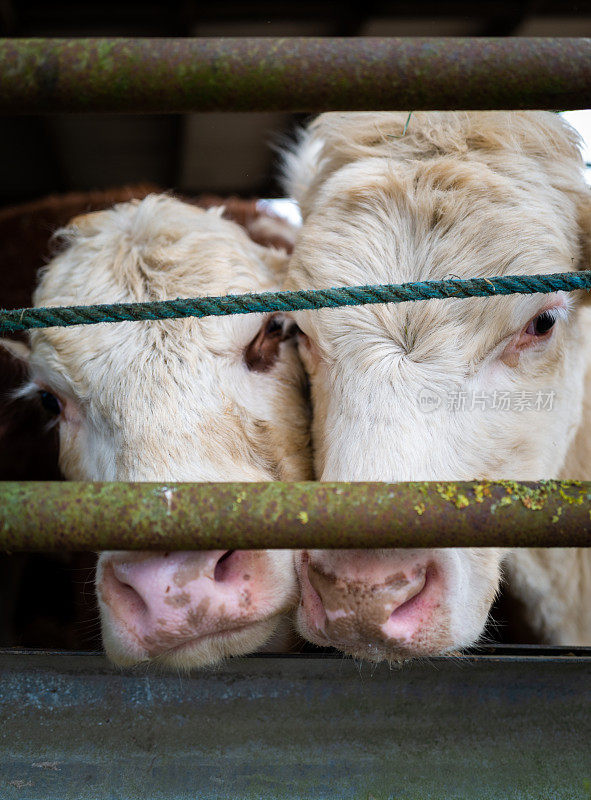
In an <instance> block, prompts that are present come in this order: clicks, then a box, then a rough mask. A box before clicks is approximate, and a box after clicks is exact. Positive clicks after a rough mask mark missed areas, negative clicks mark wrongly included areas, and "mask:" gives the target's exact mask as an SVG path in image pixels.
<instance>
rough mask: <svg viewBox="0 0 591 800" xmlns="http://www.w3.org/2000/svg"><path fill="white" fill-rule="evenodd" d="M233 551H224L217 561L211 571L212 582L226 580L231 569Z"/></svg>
mask: <svg viewBox="0 0 591 800" xmlns="http://www.w3.org/2000/svg"><path fill="white" fill-rule="evenodd" d="M235 552H236V551H235V550H226V552H225V553H224V554H223V555H222V556H221V557H220V558H219V559H218V561H217V564H216V565H215V569H214V571H213V579H214V581H218V582H220V583H221V582H222V581H225V580H227V579H228V577H229V573H230V568H231V561H230V559H231V557H232V555H233V554H234V553H235Z"/></svg>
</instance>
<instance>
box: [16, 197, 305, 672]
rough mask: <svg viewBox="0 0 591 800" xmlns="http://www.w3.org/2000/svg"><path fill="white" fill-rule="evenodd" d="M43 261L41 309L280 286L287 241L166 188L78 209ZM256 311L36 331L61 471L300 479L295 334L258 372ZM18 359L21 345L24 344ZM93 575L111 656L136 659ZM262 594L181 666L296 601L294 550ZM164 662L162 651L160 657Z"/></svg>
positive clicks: (248, 640)
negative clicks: (226, 631)
mask: <svg viewBox="0 0 591 800" xmlns="http://www.w3.org/2000/svg"><path fill="white" fill-rule="evenodd" d="M60 237H61V239H62V240H63V242H64V247H63V249H62V252H61V253H59V254H58V255H57V256H56V257H55V258H54V259H53V260H52V261H51V262H50V263H49V264H48V266H47V267H46V268H45V269H44V271H43V274H42V276H41V280H40V282H39V286H38V288H37V289H36V291H35V295H34V301H35V304H36V305H37V306H56V305H71V304H92V303H115V302H126V301H143V300H161V299H171V298H176V297H183V296H184V297H193V296H196V295H207V294H209V295H223V294H226V293H242V292H253V291H265V290H269V291H272V290H276V289H278V288H280V282H281V279H282V275H283V272H284V269H285V265H286V255H285V253H283V252H280V251H276V250H272V249H267V248H263V247H260V246H258V245H256V244H255V243H254V242H253V241H251V240H250V239H249V238H248V236H247V235H246V233H245V232H244V231H243V230H242V229H241V228H239V227H238V226H237V225H235V224H234V223H231V222H228V221H226V220H224V219H222V218H221V210H220V209H213V210H211V211H210V212H207V213H206V212H204V211H202V210H200V209H198V208H196V207H194V206H190V205H187V204H184V203H181V202H180V201H178V200H175V199H172V198H170V197H167V196H149V197H147V198H146V199H144V200H142V201H141V202H135V201H133V202H130V203H123V204H121V205H118V206H115V207H114V208H113V209H110V210H107V211H103V212H97V213H94V214H88V215H85V216H83V217H78V218H76V219H74V220H73V221H72V223H71V224H70V225H69V226H68V228H66V229H65V230H64V231H62V232H61V233H60ZM267 319H268V318H267V317H262V316H261V315H242V316H233V317H226V318H213V319H211V318H210V319H203V320H198V319H185V320H168V321H158V322H137V323H136V322H126V323H120V324H102V325H97V326H92V327H82V326H81V327H74V328H67V329H64V328H53V329H47V330H43V331H35V332H33V333H32V334H31V337H30V338H31V352H30V355H29V357H28V361H29V368H30V376H31V382H30V383H29V384H28V386H27V387H26V389H25V393H28V394H31V392H33V391H38V390H40V389H44V390H46V391H49V392H51V393H52V394H54V395H55V396H56V397H58V398H59V400H60V402H61V404H62V413H61V415H60V417H59V421H58V424H59V436H60V466H61V468H62V471H63V473H64V475H65V476H66V477H67V478H68V479H70V480H96V481H269V480H278V479H283V480H297V479H306V478H308V477H310V467H309V456H308V432H307V411H306V406H305V402H304V398H303V375H302V371H301V368H300V367H299V361H298V358H297V353H296V349H295V346H294V343H293V341H291V342H289V341H286V342H283V343H282V344H281V345H280V346H279V354H278V358H277V361H276V363H274V364H273V366H272V367H271V368H270V369H269V370H268V371H265V372H257V371H253V370H252V369H249V367H248V365H247V363H246V361H245V352H246V349H247V348H248V346H249V344H250V343H251V342H252V341H253V340H254V339H255V337H256V336H257V333H258V331H259V330H260V329H261V325H265V323H266V322H267ZM20 355H21V356H22V355H23V353H22V352H21V353H20ZM111 557H112V554H103V555H102V556H101V558H100V560H99V567H98V577H97V588H98V590H99V591H98V594H99V604H100V607H101V613H102V620H103V631H104V638H105V642H106V645H107V649H108V652H109V654H110V655H111V656H112V657H113V658H114V659H115V660H116V661H117V662H118V663H133V662H135V661H136V660H138V659H140V658H146V657H147V656H146V653H145V652H143V651H142V653H139V654H138V652H137V648H136V646H135V644H134V642H133V640H132V639H130V638H129V637H126V632H125V630H124V628H125V626H122V625H121V624H119V622H118V621H117V620H116V619H115V618H114V617H113V614H112V610H111V608H110V607H109V605H108V603H106V602H105V597H104V595H103V593H102V591H101V586H102V584H101V580H102V574H103V568H104V565H105V563H106V562H107V561H108V560H109V559H110V558H111ZM268 561H269V562H270V565H271V566H270V567H269V569H268V570H267V572H266V576H267V577H266V579H268V581H269V583H270V586H271V591H270V595H272V602H268V603H266V605H265V606H264V608H263V611H264V613H263V611H262V612H261V614H262V615H263V616H262V617H261V619H257V620H255V621H254V622H253V625H252V626H251V627H250V629H248V630H244V631H241V632H240V633H238V634H236V635H235V636H233V637H229V638H226V639H224V640H220V641H219V642H215V641H214V642H213V644H212V640H210V641H209V642H208V643H207V644H206V645H204V646H203V647H201V646H200V645H196V646H195V647H194V648H193V650H192V651H190V652H189V651H187V652H185V653H184V655H183V656H175V658H174V664H175V665H176V666H179V665H184V666H190V665H192V664H204V663H213V662H214V661H216V660H218V659H219V658H221V657H223V656H226V655H230V654H232V653H244V652H248V651H250V650H254V649H256V648H257V647H259V646H261V645H262V644H264V642H265V641H266V640H267V639H268V638H269V637H270V636H271V634H272V633H273V630H274V628H275V627H276V626H277V624H278V623H279V619H280V614H281V613H283V612H284V611H285V610H286V608H287V607H288V606H289V605H290V604H291V603H293V602H294V600H295V596H294V592H295V573H294V569H293V560H292V556H291V554H288V557H286V553H285V552H282V551H269V552H268ZM171 663H172V662H171Z"/></svg>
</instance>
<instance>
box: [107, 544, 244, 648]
mask: <svg viewBox="0 0 591 800" xmlns="http://www.w3.org/2000/svg"><path fill="white" fill-rule="evenodd" d="M244 556H245V554H244V553H243V552H241V551H237V550H212V551H208V552H195V553H165V554H163V555H159V554H158V555H156V554H150V555H146V554H141V555H140V556H139V557H137V558H134V557H133V555H132V556H131V557H129V554H126V558H125V560H123V559H120V558H117V557H116V558H114V559H113V560H112V561H110V562H109V563H107V564H106V565H105V567H104V569H103V580H102V586H101V590H102V591H101V595H102V599H103V600H104V601H105V603H106V604H107V605H108V606H109V608H110V609H111V612H112V614H113V616H114V617H115V618H116V619H117V620H119V622H120V623H122V624H123V627H124V628H125V629H126V630H127V631H128V632H129V633H130V634H131V635H132V636H134V637H135V639H136V640H137V642H138V643H139V644H140V645H141V646H142V647H144V648H145V649H146V650H147V652H148V654H149V655H150V656H154V655H158V654H160V653H163V652H166V651H169V650H171V649H172V648H175V647H178V646H179V645H182V644H184V643H186V642H189V641H194V640H197V639H199V638H201V637H204V636H208V635H212V634H222V633H230V632H232V631H236V630H239V629H240V628H242V627H244V625H246V624H248V623H249V620H250V617H251V616H252V613H253V611H255V607H256V602H255V584H256V581H255V580H254V579H255V575H254V574H252V575H251V574H249V571H248V565H245V560H244ZM251 566H252V564H251ZM250 572H251V573H252V572H253V570H252V569H250Z"/></svg>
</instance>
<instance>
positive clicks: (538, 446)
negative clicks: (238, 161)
mask: <svg viewBox="0 0 591 800" xmlns="http://www.w3.org/2000/svg"><path fill="white" fill-rule="evenodd" d="M405 120H406V116H405V115H403V114H372V113H369V114H327V115H323V116H321V117H320V118H319V119H318V120H317V121H316V123H315V124H314V125H313V126H312V128H311V129H310V131H309V132H308V133H307V134H305V135H304V136H303V138H302V141H301V142H300V144H299V146H298V148H297V149H296V150H295V152H294V153H292V154H290V155H289V156H288V158H287V171H288V188H291V190H292V192H293V193H295V195H296V197H297V199H298V200H299V201H300V204H301V207H302V210H303V213H304V226H303V229H302V231H301V234H300V236H299V239H298V242H297V244H296V247H295V250H294V255H293V258H292V260H291V262H290V267H289V279H288V285H289V287H290V288H304V287H305V288H317V289H321V288H327V287H332V286H347V285H356V284H378V283H401V282H404V281H421V280H439V279H443V278H450V277H459V278H468V277H486V276H490V275H505V274H518V275H519V274H521V275H534V274H537V273H549V272H567V271H569V270H576V269H579V268H583V267H589V241H590V240H589V234H590V229H591V226H590V224H589V221H590V212H589V209H590V208H591V203H590V200H589V191H588V189H587V188H586V187H585V185H584V183H583V179H582V174H581V166H582V164H581V158H580V155H579V152H578V148H577V140H576V135H575V134H574V132H573V131H571V130H570V129H569V128H568V127H567V126H566V124H564V123H563V122H562V121H561V120H560V119H559V118H558V117H557V116H556V115H553V114H549V113H548V114H545V113H533V112H531V113H499V112H493V113H457V114H452V113H424V114H420V113H417V114H415V115H413V117H412V119H411V122H410V125H409V127H408V130H407V131H406V133H405V134H404V135H402V134H403V131H404V123H405ZM579 294H580V293H579ZM580 300H581V298H580V297H578V296H577V295H576V294H566V293H563V292H556V293H553V294H549V295H539V294H533V295H512V296H508V297H489V298H474V299H469V300H453V299H451V300H432V301H429V302H417V303H404V304H400V305H377V306H361V307H356V308H346V309H327V310H321V311H318V312H299V313H297V314H296V315H295V317H296V319H297V322H298V325H299V327H300V329H301V331H302V335H301V348H300V349H301V354H302V358H303V360H304V362H305V364H306V368H307V370H308V373H309V376H310V381H311V392H312V400H313V413H314V421H313V433H312V440H313V447H314V453H315V465H316V472H317V476H318V478H319V479H320V480H335V481H339V480H342V481H360V480H364V481H365V480H379V481H446V480H449V481H456V480H471V479H475V478H509V479H515V478H518V479H524V480H538V479H541V478H550V477H558V476H559V475H560V472H561V468H562V467H563V465H564V464H565V461H566V459H567V454H568V453H569V450H571V449H572V446H573V442H574V441H575V436H576V432H577V429H578V428H579V426H580V425H581V424H582V422H581V416H582V408H583V380H584V376H585V371H586V365H587V360H588V358H589V338H588V337H589V331H590V327H589V318H588V311H587V310H586V309H583V308H581V307H580ZM586 315H587V316H586ZM585 326H586V334H585ZM585 336H586V337H587V338H586V343H585ZM588 423H589V421H588V420H587V424H588ZM568 477H582V476H581V475H578V476H577V475H569V476H568ZM586 477H589V476H588V475H587V476H586ZM502 557H503V551H502V550H499V549H492V548H491V549H461V550H452V549H449V550H448V549H445V550H444V549H440V550H408V551H407V550H389V551H388V550H387V551H374V552H366V553H361V552H358V551H350V552H342V551H341V552H337V551H335V552H332V551H309V552H305V553H303V554H302V556H301V558H300V559H299V561H298V571H299V575H300V579H301V584H302V600H301V605H300V607H299V609H298V612H297V620H298V625H299V628H300V631H301V633H302V634H303V635H304V636H306V637H307V638H309V639H311V640H312V641H314V642H317V643H319V644H333V645H335V646H337V647H339V648H341V649H343V650H345V651H346V652H349V653H353V654H355V655H357V656H361V657H367V658H373V659H380V658H405V657H409V656H415V655H428V654H435V653H441V652H446V651H450V650H453V649H455V648H457V647H462V646H466V645H469V644H471V643H473V642H474V641H475V640H477V639H478V637H479V635H480V633H481V632H482V630H483V627H484V623H485V620H486V618H487V613H488V610H489V608H490V605H491V602H492V600H493V598H494V595H495V592H496V590H497V587H498V584H499V576H500V565H501V561H502Z"/></svg>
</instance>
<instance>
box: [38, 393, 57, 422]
mask: <svg viewBox="0 0 591 800" xmlns="http://www.w3.org/2000/svg"><path fill="white" fill-rule="evenodd" d="M39 399H40V400H41V405H42V406H43V408H44V409H45V410H46V411H47V413H48V414H51V415H52V416H53V417H57V416H59V415H60V414H61V413H62V407H61V405H60V401H59V400H58V399H57V397H56V396H55V395H53V394H51V392H46V391H45V389H42V390H41V391H40V392H39Z"/></svg>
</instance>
